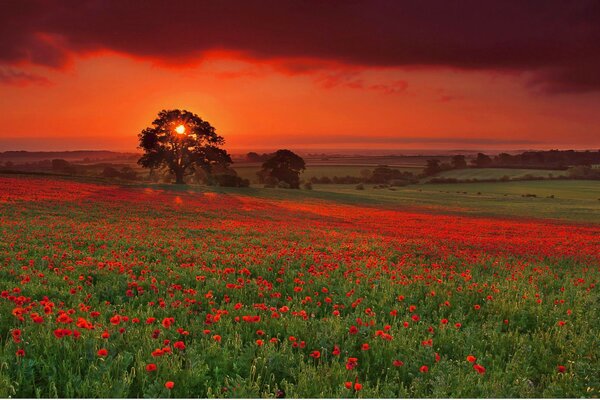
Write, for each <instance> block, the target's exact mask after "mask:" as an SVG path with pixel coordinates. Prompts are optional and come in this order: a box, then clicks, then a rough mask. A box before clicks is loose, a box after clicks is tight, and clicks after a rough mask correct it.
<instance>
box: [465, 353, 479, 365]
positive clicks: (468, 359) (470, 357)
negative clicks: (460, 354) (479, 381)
mask: <svg viewBox="0 0 600 400" xmlns="http://www.w3.org/2000/svg"><path fill="white" fill-rule="evenodd" d="M467 361H468V362H470V363H471V364H473V363H474V362H475V361H477V357H475V356H472V355H468V356H467Z"/></svg>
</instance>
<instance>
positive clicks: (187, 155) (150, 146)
mask: <svg viewBox="0 0 600 400" xmlns="http://www.w3.org/2000/svg"><path fill="white" fill-rule="evenodd" d="M138 139H139V146H138V148H140V149H142V150H143V151H144V154H143V155H142V157H141V158H140V159H139V160H138V164H140V165H141V166H143V167H145V168H158V169H166V170H168V171H169V172H171V173H172V174H173V175H175V181H176V183H184V176H185V175H187V174H191V173H193V172H194V171H195V170H196V169H197V168H201V169H202V170H204V171H205V172H206V173H210V172H211V171H212V169H213V167H215V166H224V167H227V166H228V165H230V164H231V163H232V160H231V157H230V156H229V154H228V153H227V151H225V150H224V149H221V148H220V147H219V146H222V145H223V144H224V143H225V140H224V139H223V138H222V137H221V136H219V135H217V133H216V132H215V128H214V127H213V126H212V125H211V124H209V123H208V122H207V121H204V120H203V119H202V118H200V117H199V116H197V115H196V114H194V113H191V112H189V111H187V110H162V111H161V112H159V113H158V117H157V118H156V119H155V120H154V121H153V122H152V126H151V127H148V128H146V129H144V130H142V132H141V133H140V134H139V135H138Z"/></svg>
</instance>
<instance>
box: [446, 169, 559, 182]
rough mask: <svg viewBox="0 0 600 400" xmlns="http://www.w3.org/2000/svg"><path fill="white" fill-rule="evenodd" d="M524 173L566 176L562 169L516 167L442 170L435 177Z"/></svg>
mask: <svg viewBox="0 0 600 400" xmlns="http://www.w3.org/2000/svg"><path fill="white" fill-rule="evenodd" d="M525 175H532V176H542V177H548V176H566V175H567V172H566V171H562V170H547V169H518V168H467V169H455V170H452V171H444V172H442V173H440V174H438V175H436V177H438V178H454V179H500V178H502V177H503V176H508V177H509V178H522V177H524V176H525Z"/></svg>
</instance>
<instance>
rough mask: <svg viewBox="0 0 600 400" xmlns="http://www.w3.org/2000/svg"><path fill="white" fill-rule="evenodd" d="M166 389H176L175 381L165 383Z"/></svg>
mask: <svg viewBox="0 0 600 400" xmlns="http://www.w3.org/2000/svg"><path fill="white" fill-rule="evenodd" d="M165 387H166V388H167V389H169V390H171V389H173V388H174V387H175V382H173V381H167V382H165Z"/></svg>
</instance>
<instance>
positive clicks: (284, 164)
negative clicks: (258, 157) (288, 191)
mask: <svg viewBox="0 0 600 400" xmlns="http://www.w3.org/2000/svg"><path fill="white" fill-rule="evenodd" d="M305 169H306V164H305V162H304V159H302V157H300V156H299V155H297V154H295V153H293V152H292V151H290V150H277V152H275V154H273V155H272V156H271V157H270V158H269V159H268V160H267V161H265V162H264V163H263V165H262V170H261V171H260V172H259V173H258V174H259V177H261V178H262V179H264V180H266V178H267V177H269V178H271V179H277V180H278V181H279V182H286V183H287V184H288V185H289V187H290V188H292V189H299V188H300V173H301V172H302V171H304V170H305Z"/></svg>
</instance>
